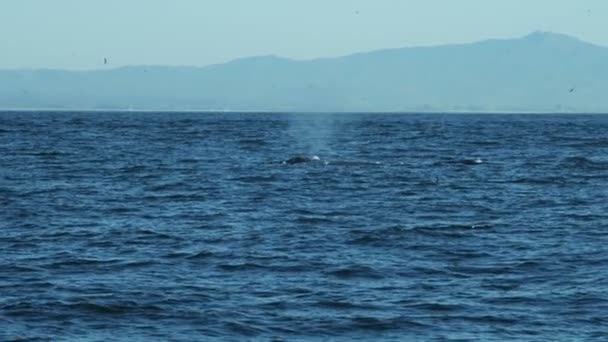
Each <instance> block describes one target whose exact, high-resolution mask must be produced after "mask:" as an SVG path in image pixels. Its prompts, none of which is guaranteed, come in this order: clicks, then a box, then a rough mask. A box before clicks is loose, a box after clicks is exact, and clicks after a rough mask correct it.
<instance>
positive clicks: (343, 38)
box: [0, 0, 608, 69]
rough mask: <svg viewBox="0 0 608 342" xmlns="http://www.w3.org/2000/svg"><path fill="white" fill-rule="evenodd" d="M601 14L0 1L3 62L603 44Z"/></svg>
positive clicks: (539, 2) (429, 5)
mask: <svg viewBox="0 0 608 342" xmlns="http://www.w3.org/2000/svg"><path fill="white" fill-rule="evenodd" d="M607 18H608V1H607V0H0V49H1V50H0V68H3V69H6V68H11V69H12V68H43V67H45V68H66V69H95V68H103V67H106V68H107V67H117V66H122V65H136V64H147V65H149V64H162V65H207V64H213V63H220V62H225V61H228V60H231V59H235V58H239V57H246V56H253V55H269V54H273V55H279V56H284V57H291V58H297V59H309V58H315V57H329V56H339V55H345V54H349V53H352V52H359V51H367V50H373V49H379V48H389V47H404V46H413V45H434V44H444V43H461V42H471V41H476V40H481V39H487V38H506V37H516V36H523V35H525V34H527V33H530V32H532V31H535V30H543V31H553V32H559V33H566V34H570V35H573V36H576V37H579V38H581V39H583V40H586V41H589V42H592V43H595V44H600V45H605V46H608V24H607V22H606V20H607ZM104 57H107V58H108V61H109V63H108V66H104V65H103V58H104Z"/></svg>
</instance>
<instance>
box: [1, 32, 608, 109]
mask: <svg viewBox="0 0 608 342" xmlns="http://www.w3.org/2000/svg"><path fill="white" fill-rule="evenodd" d="M607 93H608V48H606V47H601V46H597V45H592V44H589V43H585V42H583V41H580V40H578V39H576V38H573V37H570V36H566V35H561V34H555V33H546V32H535V33H532V34H530V35H527V36H525V37H522V38H517V39H502V40H486V41H481V42H477V43H472V44H459V45H444V46H434V47H411V48H399V49H387V50H379V51H373V52H366V53H358V54H353V55H349V56H344V57H339V58H324V59H315V60H307V61H296V60H290V59H285V58H280V57H274V56H263V57H252V58H245V59H239V60H235V61H232V62H228V63H225V64H218V65H212V66H207V67H162V66H134V67H123V68H118V69H112V70H99V71H84V72H75V71H61V70H2V71H0V108H23V109H25V108H57V109H70V108H73V109H75V108H80V109H82V108H84V109H157V110H259V111H542V112H587V111H590V112H608V96H607V95H606V94H607Z"/></svg>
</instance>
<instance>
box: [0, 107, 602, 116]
mask: <svg viewBox="0 0 608 342" xmlns="http://www.w3.org/2000/svg"><path fill="white" fill-rule="evenodd" d="M6 112H24V113H27V112H49V113H50V112H68V113H74V112H85V113H104V112H106V113H162V112H166V113H201V114H216V113H217V114H219V113H227V114H229V113H250V114H286V113H289V114H504V115H507V114H513V115H521V114H531V115H535V114H538V115H562V114H563V115H567V114H570V115H576V114H590V115H606V114H608V111H605V112H597V111H563V112H555V111H534V110H531V111H506V110H505V111H502V110H487V111H484V110H475V111H467V110H440V111H439V110H438V111H419V110H403V111H340V110H335V111H301V110H251V109H244V110H238V109H141V108H139V109H132V108H131V109H130V108H112V109H103V108H0V113H6Z"/></svg>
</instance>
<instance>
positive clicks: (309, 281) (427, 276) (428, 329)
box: [0, 112, 608, 341]
mask: <svg viewBox="0 0 608 342" xmlns="http://www.w3.org/2000/svg"><path fill="white" fill-rule="evenodd" d="M0 340H1V341H73V340H74V341H477V340H482V341H506V340H513V341H514V340H516V341H574V340H584V341H593V340H597V341H607V340H608V115H591V114H571V115H557V114H555V115H553V114H543V115H534V114H512V115H506V114H374V113H368V114H364V113H358V114H331V113H327V114H289V113H283V114H280V113H151V112H147V113H144V112H125V113H120V112H83V113H79V112H1V113H0Z"/></svg>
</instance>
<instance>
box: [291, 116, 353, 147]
mask: <svg viewBox="0 0 608 342" xmlns="http://www.w3.org/2000/svg"><path fill="white" fill-rule="evenodd" d="M288 118H289V130H288V134H289V136H290V137H291V138H292V139H293V141H294V144H293V145H292V146H291V147H292V148H293V151H294V153H298V151H300V152H299V153H301V154H307V155H310V156H319V157H321V156H323V157H325V158H327V157H329V156H332V155H334V154H335V153H336V152H335V151H334V150H333V148H332V144H333V143H334V139H335V137H334V128H335V117H334V116H332V115H329V114H320V113H299V114H289V115H288ZM353 119H355V118H353Z"/></svg>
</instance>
